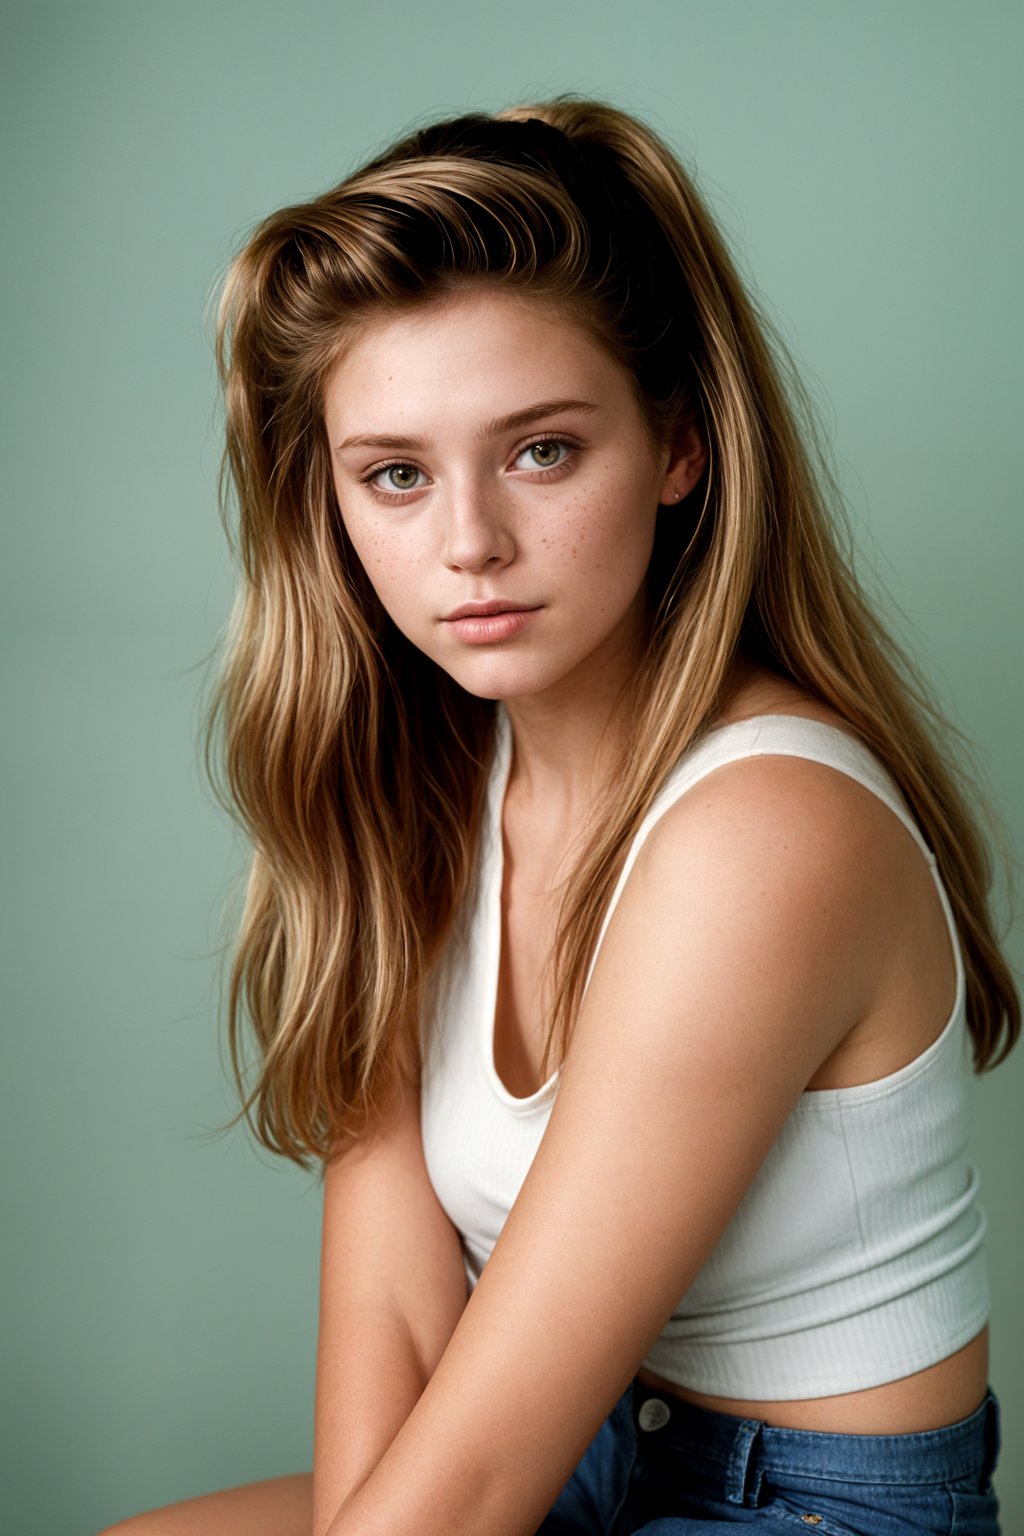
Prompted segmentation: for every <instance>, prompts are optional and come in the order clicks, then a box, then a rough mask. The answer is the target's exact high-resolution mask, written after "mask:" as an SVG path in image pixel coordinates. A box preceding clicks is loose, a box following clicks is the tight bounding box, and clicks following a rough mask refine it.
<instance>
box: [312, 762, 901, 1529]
mask: <svg viewBox="0 0 1024 1536" xmlns="http://www.w3.org/2000/svg"><path fill="white" fill-rule="evenodd" d="M889 815H890V813H889V812H888V811H886V810H885V808H884V807H883V806H881V804H880V803H879V802H877V801H873V797H871V796H870V795H869V794H867V793H866V792H864V791H863V790H860V787H859V786H857V785H854V784H852V782H851V781H848V780H847V781H844V780H843V779H842V776H841V775H839V774H837V773H835V772H833V770H831V769H828V768H822V767H820V766H819V765H817V764H813V763H807V762H803V761H800V760H796V759H789V760H783V759H770V758H765V759H761V760H749V761H745V762H743V763H741V764H735V765H731V766H729V767H726V768H723V769H721V770H720V771H719V772H718V773H716V774H715V775H713V776H712V777H711V778H710V779H709V780H708V782H707V784H706V785H705V786H701V789H700V792H699V793H698V792H696V791H695V792H694V793H693V794H691V795H687V796H684V797H683V799H682V800H681V801H680V802H679V803H678V804H677V805H675V806H674V807H672V808H671V810H670V811H668V812H667V813H666V815H665V816H664V817H663V818H662V819H661V821H660V822H659V823H658V825H657V827H656V828H655V829H654V831H653V832H652V834H651V837H650V839H649V840H648V842H647V843H646V844H645V846H644V847H643V849H642V850H641V853H640V856H639V858H638V860H637V863H636V865H635V867H634V869H633V871H632V873H631V875H630V878H629V881H628V882H627V884H626V887H625V889H624V891H623V895H622V898H621V901H620V903H619V905H618V907H617V908H616V910H615V913H614V915H613V917H612V919H611V922H610V924H609V928H608V933H607V935H606V937H605V940H604V943H603V945H602V947H601V950H600V953H599V956H598V960H597V964H596V966H595V969H594V974H593V977H592V980H591V984H590V988H589V990H588V992H587V995H586V998H585V1001H584V1004H583V1006H582V1008H581V1011H580V1015H579V1018H578V1020H577V1024H576V1028H575V1032H574V1034H573V1037H572V1041H571V1044H570V1047H569V1051H568V1054H567V1057H566V1060H565V1062H564V1064H563V1070H562V1077H561V1082H560V1087H559V1092H558V1095H557V1098H556V1100H555V1103H554V1105H553V1107H552V1110H551V1117H550V1120H549V1123H548V1126H547V1129H546V1131H545V1133H544V1136H543V1138H542V1140H541V1143H540V1146H539V1148H538V1151H537V1154H536V1157H535V1158H534V1161H533V1164H532V1166H531V1168H530V1171H529V1173H528V1174H527V1176H526V1179H525V1181H524V1184H523V1187H522V1189H521V1191H520V1193H519V1196H518V1198H517V1200H516V1202H515V1204H514V1205H513V1207H512V1210H511V1213H510V1215H509V1217H508V1219H507V1221H506V1222H505V1225H504V1228H503V1230H502V1232H501V1235H500V1237H499V1239H498V1241H497V1244H496V1245H495V1248H494V1252H493V1253H492V1255H491V1257H490V1259H489V1261H488V1263H487V1265H486V1266H485V1268H484V1270H483V1273H482V1275H481V1278H480V1281H479V1283H478V1285H477V1286H476V1289H475V1290H474V1292H473V1295H472V1298H471V1299H470V1301H469V1303H468V1305H467V1306H466V1308H465V1310H464V1312H463V1314H462V1317H461V1319H460V1320H459V1323H458V1326H457V1327H456V1329H455V1332H454V1334H453V1336H452V1338H451V1341H450V1343H449V1345H448V1347H447V1348H446V1350H445V1352H444V1356H443V1358H442V1359H441V1361H440V1363H439V1365H438V1367H437V1369H436V1371H435V1372H434V1375H433V1377H432V1378H431V1380H430V1382H429V1383H428V1385H427V1387H426V1388H425V1389H424V1391H423V1393H422V1395H421V1397H420V1399H419V1401H418V1403H417V1404H416V1406H415V1408H414V1409H413V1410H412V1412H411V1413H410V1415H409V1417H408V1419H407V1420H406V1423H405V1424H404V1425H403V1426H402V1429H401V1430H400V1431H399V1433H398V1434H397V1435H396V1437H395V1439H394V1441H393V1443H392V1444H391V1446H390V1447H389V1448H388V1450H387V1452H386V1453H385V1455H384V1457H383V1458H382V1460H381V1462H380V1464H379V1466H378V1467H377V1468H376V1469H375V1471H374V1472H373V1473H372V1474H371V1475H370V1477H369V1478H368V1479H367V1481H366V1482H365V1483H364V1484H363V1486H362V1487H361V1488H360V1489H359V1490H358V1491H357V1492H356V1493H355V1494H354V1495H353V1496H352V1498H350V1499H349V1500H347V1501H346V1503H345V1504H344V1505H343V1507H342V1509H341V1511H340V1513H339V1515H338V1517H337V1519H336V1521H335V1523H334V1524H333V1525H332V1526H331V1529H330V1536H481V1533H486V1536H532V1532H534V1531H535V1530H536V1529H537V1527H538V1525H539V1524H540V1523H541V1521H542V1520H543V1519H544V1516H545V1515H546V1513H547V1512H548V1510H549V1509H550V1508H551V1505H552V1503H553V1502H554V1500H555V1498H556V1497H557V1495H558V1493H559V1490H560V1489H561V1488H562V1487H563V1486H564V1484H565V1482H566V1479H567V1478H568V1477H569V1476H570V1474H571V1472H572V1469H573V1467H574V1466H575V1464H576V1462H577V1461H578V1459H579V1457H580V1456H581V1455H582V1453H583V1451H584V1450H585V1449H586V1446H587V1444H588V1443H589V1441H590V1440H591V1439H592V1437H593V1436H594V1434H595V1433H596V1431H597V1429H598V1428H599V1426H600V1424H601V1421H602V1420H603V1419H604V1417H605V1416H606V1415H607V1414H608V1412H609V1411H610V1409H611V1408H612V1406H613V1404H614V1402H615V1400H616V1398H617V1397H618V1396H619V1394H620V1393H621V1392H622V1391H623V1390H624V1389H625V1387H626V1386H627V1385H628V1383H629V1381H630V1378H631V1377H632V1375H633V1374H634V1372H635V1371H636V1369H637V1367H638V1366H639V1364H640V1363H641V1361H642V1360H643V1358H644V1356H645V1355H646V1353H647V1352H648V1351H649V1349H650V1346H651V1344H652V1343H653V1342H654V1340H655V1338H656V1337H657V1336H658V1334H659V1332H660V1331H661V1328H662V1326H663V1324H664V1322H665V1319H666V1318H667V1317H668V1316H669V1315H670V1313H671V1312H672V1310H673V1308H674V1306H675V1305H676V1303H677V1302H678V1300H679V1298H680V1297H681V1296H683V1295H684V1294H685V1292H686V1290H687V1288H688V1286H689V1285H690V1283H691V1281H692V1280H693V1278H694V1277H695V1275H696V1274H697V1272H698V1270H699V1269H700V1267H701V1265H702V1264H703V1263H704V1261H705V1259H706V1258H707V1256H708V1255H709V1253H710V1252H711V1250H712V1248H713V1247H714V1245H715V1243H716V1242H717V1240H718V1238H719V1236H720V1235H721V1233H722V1231H723V1229H724V1228H725V1226H726V1224H727V1222H728V1220H729V1218H730V1216H731V1215H732V1213H733V1211H734V1210H735V1209H736V1206H737V1205H738V1203H739V1201H740V1199H741V1198H742V1195H743V1193H744V1191H745V1189H746V1188H747V1187H748V1185H749V1184H750V1182H751V1180H752V1179H753V1177H754V1175H755V1173H756V1172H757V1169H758V1167H759V1165H760V1163H761V1161H762V1159H763V1158H764V1156H765V1154H766V1153H767V1152H768V1150H769V1148H770V1146H771V1145H772V1142H773V1141H774V1139H775V1137H776V1136H777V1135H778V1132H779V1130H780V1128H781V1126H782V1125H783V1123H784V1121H785V1119H786V1117H787V1115H788V1114H789V1112H790V1110H791V1108H792V1106H793V1104H794V1103H795V1101H796V1099H797V1098H798V1096H799V1094H800V1092H801V1091H802V1089H803V1088H804V1086H805V1085H806V1083H807V1082H808V1081H809V1079H810V1078H811V1077H812V1076H813V1074H814V1072H815V1071H816V1069H817V1067H818V1066H819V1065H820V1063H821V1062H822V1061H823V1060H825V1059H826V1058H827V1056H828V1055H829V1054H830V1053H831V1052H832V1051H833V1050H834V1049H835V1047H836V1046H837V1044H838V1043H839V1041H840V1040H842V1039H843V1038H845V1036H846V1035H847V1033H848V1032H849V1030H850V1029H851V1028H852V1027H853V1025H854V1024H855V1023H856V1022H857V1021H858V1019H859V1018H861V1017H862V1016H863V1014H864V1011H865V1008H866V1007H867V1005H868V1004H869V1002H870V1000H871V997H872V995H873V989H874V987H875V986H876V985H877V983H878V979H879V975H880V970H879V958H878V957H879V955H880V954H884V952H885V939H884V933H883V932H882V926H883V924H884V923H885V922H888V923H890V924H891V925H892V926H894V927H895V926H896V925H897V915H896V914H895V912H893V911H892V910H889V909H887V908H886V905H885V903H884V902H880V900H879V890H880V889H882V890H884V889H885V888H886V887H885V876H886V873H887V870H886V866H885V863H884V860H882V861H881V862H880V860H879V858H878V856H877V855H878V852H879V849H880V848H881V847H883V846H884V844H885V837H884V836H883V835H882V834H880V831H879V828H880V826H882V825H884V824H885V823H884V819H885V818H886V817H888V816H889ZM880 879H881V884H880V883H879V881H880Z"/></svg>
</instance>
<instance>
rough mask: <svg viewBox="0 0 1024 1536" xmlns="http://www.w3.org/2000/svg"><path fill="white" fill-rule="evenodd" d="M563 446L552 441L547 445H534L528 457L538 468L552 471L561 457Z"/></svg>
mask: <svg viewBox="0 0 1024 1536" xmlns="http://www.w3.org/2000/svg"><path fill="white" fill-rule="evenodd" d="M563 446H564V445H563V444H562V443H557V442H555V441H554V440H552V441H551V442H547V443H534V444H533V445H532V447H531V448H530V457H531V458H532V459H533V462H534V463H535V464H536V465H538V466H539V468H541V469H552V468H553V467H554V465H556V464H557V463H558V461H559V459H560V457H561V454H562V449H563Z"/></svg>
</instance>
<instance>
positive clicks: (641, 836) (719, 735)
mask: <svg viewBox="0 0 1024 1536" xmlns="http://www.w3.org/2000/svg"><path fill="white" fill-rule="evenodd" d="M748 757H802V758H806V759H808V760H809V761H811V762H815V763H822V764H823V765H824V766H826V767H828V768H834V769H836V770H837V771H838V772H840V773H845V774H846V775H847V776H848V777H849V778H851V779H855V780H856V781H857V783H858V784H861V785H863V787H864V788H865V789H867V790H869V791H870V792H871V793H872V794H873V795H876V796H877V798H878V799H879V800H881V801H882V802H883V804H885V805H886V806H887V807H888V809H889V810H890V811H892V813H893V815H894V816H895V817H897V819H898V820H899V821H900V822H901V823H902V824H903V826H904V827H905V828H906V829H907V831H908V832H909V833H910V835H911V837H912V838H913V839H914V841H915V843H916V844H917V846H918V848H919V849H920V851H921V854H922V856H923V858H924V859H925V860H926V862H927V864H928V866H929V868H930V869H931V871H932V874H933V876H936V878H937V865H936V860H935V855H934V853H933V852H932V850H931V849H930V848H929V846H928V844H927V843H926V842H925V839H924V837H923V836H922V834H921V829H920V828H919V827H918V825H917V823H916V821H915V820H914V818H913V816H912V815H911V813H910V811H909V809H908V807H907V804H906V802H905V801H904V799H903V797H902V795H901V794H900V792H899V790H898V788H897V787H896V784H895V783H894V782H893V780H892V778H891V777H890V775H889V774H888V773H887V772H886V770H885V769H884V768H883V767H882V764H881V763H880V762H879V761H878V759H877V758H876V757H875V755H874V753H873V752H871V751H870V750H869V748H868V747H866V746H865V745H864V744H863V743H862V742H860V741H858V740H857V739H856V737H854V736H852V735H851V734H850V732H849V731H846V730H842V729H840V728H839V727H838V726H834V725H826V724H825V722H824V721H822V720H808V719H805V718H804V717H803V716H802V715H754V716H752V717H751V718H750V719H748V720H738V721H735V722H734V723H733V724H730V725H723V726H718V727H717V728H715V729H714V730H711V731H709V732H708V733H707V734H706V735H704V736H702V737H701V738H700V739H699V740H698V742H697V743H696V745H695V746H693V747H691V749H690V750H689V751H688V752H687V753H686V754H685V755H684V756H683V757H682V758H681V759H680V761H679V762H678V763H677V765H676V767H675V768H674V769H673V770H672V772H671V773H670V774H669V776H668V778H667V779H666V780H665V783H664V784H663V785H662V787H661V789H660V790H659V791H658V793H657V794H656V795H655V797H654V800H653V801H652V802H651V807H650V810H649V811H648V812H647V815H646V816H645V817H644V819H643V821H642V822H641V823H640V826H639V828H638V829H637V834H636V837H635V838H634V840H633V843H632V845H631V847H630V850H629V853H628V855H627V857H626V861H625V863H624V864H623V867H622V870H621V873H620V875H619V879H618V882H617V884H616V886H615V890H614V892H613V893H612V899H611V901H610V902H609V903H608V910H607V911H606V913H605V915H604V920H603V922H602V925H601V931H600V934H599V936H598V941H597V944H596V946H595V948H594V954H593V957H592V958H591V962H590V968H589V970H588V972H587V981H586V986H589V984H590V977H591V975H592V974H593V970H594V965H595V964H596V962H597V956H598V953H599V952H600V948H601V944H602V942H603V940H604V936H605V932H606V931H607V928H608V924H609V922H610V921H611V917H612V913H613V912H614V911H615V908H616V906H617V905H618V901H619V897H620V896H621V894H622V889H623V887H624V885H625V883H626V881H627V879H628V878H629V875H630V872H631V870H632V868H633V865H634V864H635V863H636V860H637V857H638V855H639V853H640V850H641V848H642V847H643V845H644V843H645V842H646V840H647V838H648V836H649V835H650V833H651V831H652V829H653V828H654V827H655V826H656V824H657V823H658V821H659V820H660V819H661V817H662V816H664V814H665V812H666V811H667V810H668V809H669V807H670V806H672V805H674V804H675V803H676V801H677V800H679V799H681V798H682V796H683V795H685V794H686V793H687V792H688V791H689V790H691V789H693V787H694V786H695V785H696V784H699V783H700V781H701V780H702V779H705V778H707V776H708V775H709V774H711V773H714V771H715V769H716V768H723V767H725V765H726V764H727V763H735V762H740V761H741V760H742V759H744V758H748ZM939 890H940V895H941V897H942V902H943V907H944V909H945V910H946V918H947V922H949V923H951V919H952V913H951V912H950V911H949V910H948V905H947V900H946V893H945V891H944V890H943V889H942V886H941V882H939ZM951 927H952V932H953V934H954V935H955V926H952V924H951ZM958 963H959V956H958ZM586 986H585V987H584V990H586Z"/></svg>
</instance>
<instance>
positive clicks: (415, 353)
mask: <svg viewBox="0 0 1024 1536" xmlns="http://www.w3.org/2000/svg"><path fill="white" fill-rule="evenodd" d="M595 393H599V394H600V395H601V397H602V398H607V399H608V400H609V403H615V402H616V401H619V400H621V399H622V398H623V396H624V395H630V394H631V393H632V380H631V378H630V376H629V374H628V373H627V372H626V370H625V369H624V368H623V367H622V366H621V364H620V363H618V362H617V361H616V360H615V359H614V358H613V357H612V356H611V354H610V353H609V352H608V351H607V350H606V349H605V348H604V347H602V346H601V345H600V343H599V342H598V341H596V340H595V339H594V337H593V336H592V335H591V333H590V332H589V331H588V330H587V329H586V328H585V327H584V326H582V325H581V324H580V323H579V322H578V321H576V320H573V319H571V318H570V317H569V316H567V315H566V314H565V313H564V311H562V310H561V309H560V308H559V307H558V306H557V305H556V304H555V303H554V302H553V301H552V300H550V299H546V298H538V297H526V296H522V295H518V294H503V293H499V292H496V291H494V290H491V289H488V290H486V291H481V292H470V293H459V294H456V295H452V296H446V297H445V298H443V299H437V300H431V301H430V302H429V303H427V304H424V305H421V306H418V307H416V308H414V309H410V310H407V311H402V312H401V313H398V314H394V313H391V314H387V315H383V316H380V317H374V318H373V319H372V320H369V321H367V322H366V323H365V324H364V325H363V326H362V327H360V328H359V330H358V331H357V332H356V334H355V336H354V337H353V338H352V340H351V341H349V342H348V343H347V344H346V346H345V347H344V350H343V352H342V354H341V356H340V358H339V359H338V361H337V362H336V364H335V366H334V368H333V369H332V371H331V373H330V374H329V376H328V379H327V382H326V385H325V388H324V415H325V419H326V422H327V426H328V429H329V431H330V432H331V434H332V436H333V435H334V434H335V433H340V434H341V435H342V436H344V435H346V434H347V433H348V432H349V431H351V430H354V428H355V427H358V428H360V429H365V430H366V431H370V432H372V431H375V430H378V429H383V428H384V427H387V428H396V427H397V426H398V425H399V418H400V419H401V422H402V424H403V426H404V427H405V428H406V429H408V430H410V431H412V430H414V429H415V427H416V426H418V425H422V424H423V421H424V418H429V419H430V420H431V421H432V422H434V421H437V420H438V419H440V420H442V421H451V422H454V421H455V420H459V421H467V420H472V419H474V418H480V419H484V418H492V417H495V416H498V415H501V414H502V413H503V412H507V411H511V410H515V409H517V408H520V407H522V406H523V405H524V404H528V403H529V402H530V401H531V400H540V399H558V398H566V399H568V398H587V399H591V398H593V396H594V394H595ZM381 417H386V420H381V419H379V418H381Z"/></svg>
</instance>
